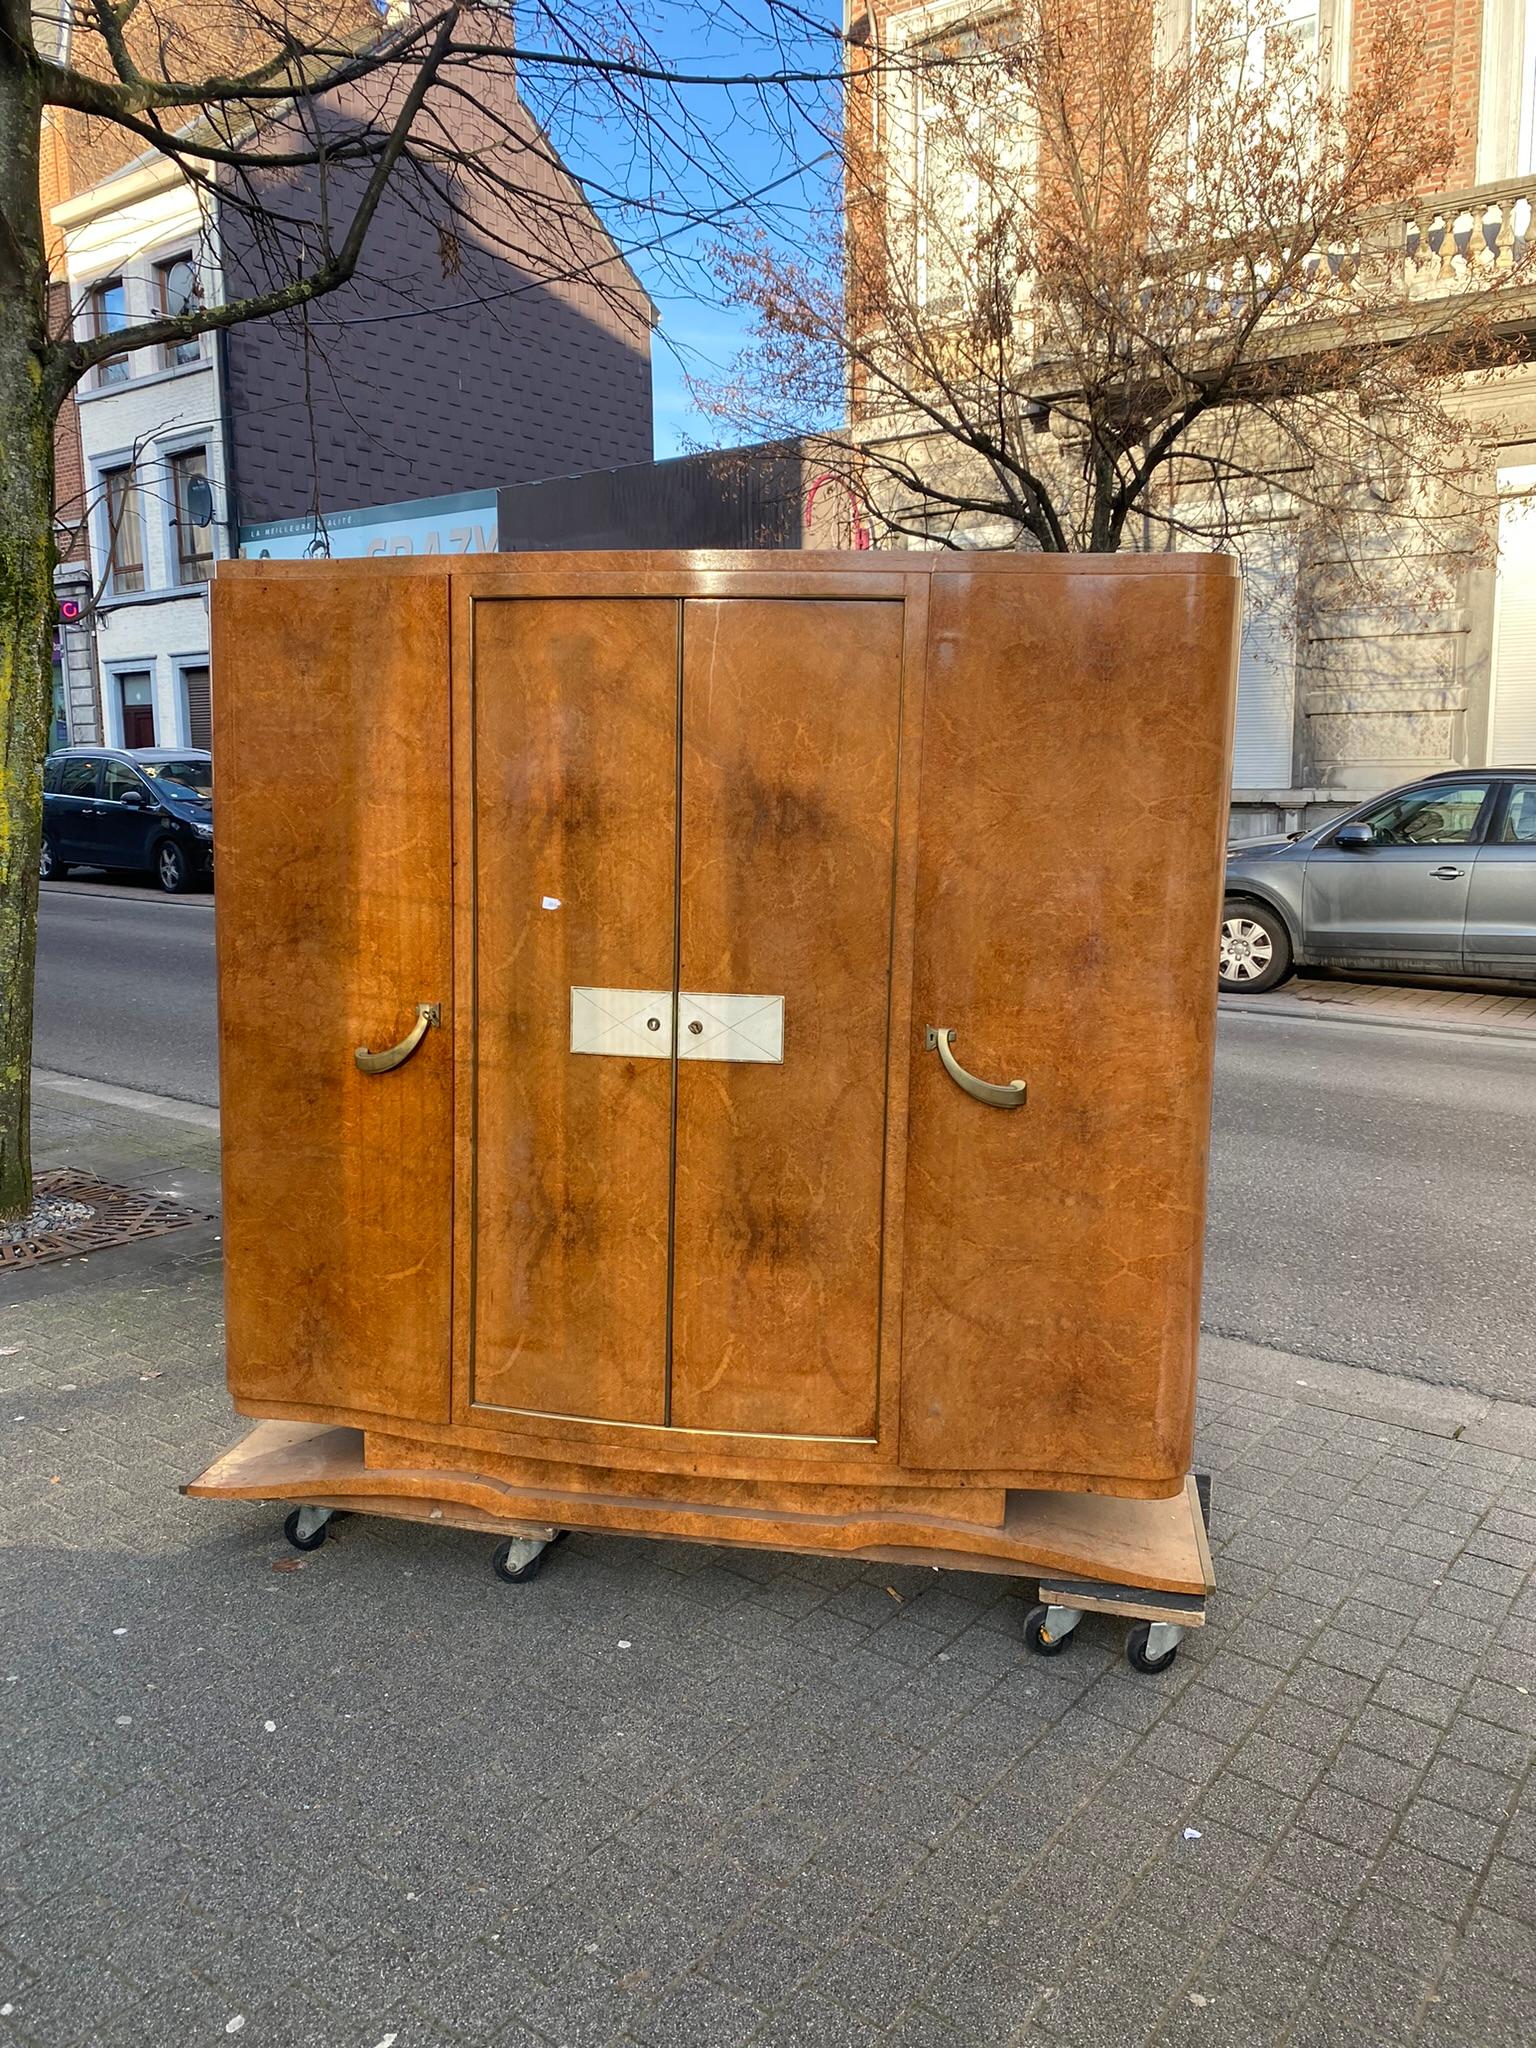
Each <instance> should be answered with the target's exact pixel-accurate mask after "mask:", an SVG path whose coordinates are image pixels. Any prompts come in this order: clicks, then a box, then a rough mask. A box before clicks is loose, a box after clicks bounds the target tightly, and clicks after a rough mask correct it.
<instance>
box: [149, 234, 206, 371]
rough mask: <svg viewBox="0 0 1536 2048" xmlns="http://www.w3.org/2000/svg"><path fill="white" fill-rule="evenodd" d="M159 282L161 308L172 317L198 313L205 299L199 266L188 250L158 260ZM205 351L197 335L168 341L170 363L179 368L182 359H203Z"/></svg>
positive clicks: (166, 355)
mask: <svg viewBox="0 0 1536 2048" xmlns="http://www.w3.org/2000/svg"><path fill="white" fill-rule="evenodd" d="M155 282H156V284H157V286H158V287H159V296H160V311H161V312H162V313H163V314H165V315H166V316H167V317H168V318H172V319H174V318H175V317H176V316H177V315H178V314H181V313H195V312H196V311H197V309H198V307H199V306H200V305H201V304H202V302H203V294H202V290H201V287H200V286H199V284H198V281H197V267H196V265H195V264H194V263H193V261H192V258H191V257H190V256H189V255H187V254H185V253H183V254H182V255H180V256H169V257H167V258H166V260H165V261H164V262H163V263H157V264H156V265H155ZM202 353H203V348H202V343H201V341H200V340H199V339H198V337H197V336H196V335H193V336H192V338H191V340H190V341H168V342H167V343H166V344H165V362H166V367H167V368H168V369H175V367H176V366H177V364H178V363H195V362H199V361H201V359H202Z"/></svg>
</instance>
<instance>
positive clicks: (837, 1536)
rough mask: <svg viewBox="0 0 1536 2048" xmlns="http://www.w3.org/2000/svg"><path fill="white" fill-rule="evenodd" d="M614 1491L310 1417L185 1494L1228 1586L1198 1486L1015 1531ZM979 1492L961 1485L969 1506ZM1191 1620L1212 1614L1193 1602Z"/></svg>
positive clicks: (1202, 1590) (252, 1437) (266, 1432)
mask: <svg viewBox="0 0 1536 2048" xmlns="http://www.w3.org/2000/svg"><path fill="white" fill-rule="evenodd" d="M607 1478H608V1479H609V1480H611V1482H612V1485H611V1490H604V1491H596V1490H590V1489H588V1490H584V1491H582V1492H580V1493H575V1492H571V1491H567V1490H562V1489H560V1488H557V1487H553V1486H540V1485H536V1484H532V1483H529V1482H528V1481H527V1480H523V1479H520V1480H519V1481H517V1482H516V1483H514V1482H512V1481H510V1480H507V1479H504V1478H499V1477H496V1476H494V1475H488V1474H485V1473H480V1472H475V1471H469V1470H454V1469H445V1468H438V1467H419V1466H418V1467H411V1466H400V1467H382V1468H381V1467H380V1466H377V1465H373V1464H369V1463H367V1462H365V1457H364V1434H363V1432H362V1431H361V1430H359V1429H347V1428H337V1427H328V1426H325V1425H317V1424H314V1423H296V1422H258V1423H257V1424H256V1426H255V1427H254V1428H253V1429H252V1430H251V1431H250V1432H249V1434H247V1435H246V1436H244V1437H243V1438H242V1439H241V1440H240V1442H239V1443H237V1444H236V1445H234V1446H233V1448H232V1449H230V1450H228V1451H226V1452H225V1453H224V1455H223V1456H222V1457H221V1458H217V1459H215V1461H214V1462H213V1464H212V1465H210V1466H209V1467H208V1469H207V1471H206V1472H204V1473H202V1474H201V1476H200V1477H198V1478H197V1479H194V1480H192V1481H191V1482H190V1483H189V1484H188V1485H186V1486H184V1487H183V1488H182V1492H183V1493H186V1494H190V1495H193V1496H195V1497H197V1498H199V1499H212V1500H275V1501H290V1502H292V1501H299V1502H303V1503H305V1504H306V1505H309V1506H314V1507H328V1508H333V1509H350V1510H353V1511H356V1512H359V1513H366V1514H375V1515H388V1516H392V1517H396V1518H399V1519H403V1520H407V1521H416V1522H435V1523H442V1524H446V1525H447V1526H448V1527H450V1528H458V1529H479V1530H490V1531H494V1532H496V1533H497V1534H499V1535H503V1536H512V1537H517V1538H542V1539H544V1540H546V1541H547V1540H549V1538H550V1537H551V1536H552V1535H553V1534H554V1532H555V1531H557V1530H566V1529H581V1530H587V1531H590V1532H593V1533H595V1534H605V1535H634V1536H645V1537H650V1538H668V1539H673V1540H676V1541H681V1542H693V1543H712V1544H725V1545H738V1546H740V1547H742V1548H744V1549H754V1550H786V1551H797V1552H801V1553H806V1554H809V1555H812V1556H819V1557H854V1558H864V1559H869V1560H872V1561H875V1562H880V1563H890V1564H906V1565H931V1566H934V1567H937V1568H943V1569H949V1570H954V1571H984V1572H1003V1573H1008V1574H1010V1575H1013V1576H1016V1577H1021V1578H1036V1579H1048V1580H1059V1579H1070V1580H1076V1581H1089V1580H1091V1581H1096V1582H1107V1583H1108V1584H1110V1585H1112V1586H1120V1587H1127V1588H1136V1589H1139V1590H1142V1591H1154V1592H1164V1593H1170V1594H1178V1595H1183V1596H1186V1597H1190V1598H1193V1599H1194V1600H1197V1601H1200V1602H1203V1600H1204V1596H1205V1595H1206V1593H1208V1592H1209V1591H1210V1590H1211V1588H1212V1585H1213V1579H1212V1575H1211V1560H1210V1550H1209V1547H1208V1545H1207V1542H1206V1536H1205V1525H1204V1521H1203V1519H1202V1516H1201V1512H1200V1503H1199V1498H1198V1495H1197V1493H1196V1488H1195V1482H1194V1480H1193V1478H1191V1479H1190V1480H1189V1481H1188V1483H1187V1484H1186V1486H1185V1489H1184V1491H1183V1492H1182V1493H1180V1494H1176V1495H1174V1496H1173V1498H1172V1499H1170V1500H1120V1499H1115V1498H1113V1497H1111V1496H1109V1495H1107V1494H1086V1493H1046V1492H1039V1491H1027V1492H1026V1491H1016V1492H1010V1493H1009V1494H1008V1495H1007V1500H1006V1507H1005V1512H1004V1516H1003V1520H1002V1523H1001V1526H997V1525H985V1524H981V1523H977V1522H967V1521H964V1520H962V1519H960V1518H959V1517H958V1516H946V1515H941V1514H938V1513H936V1512H934V1511H933V1510H932V1509H928V1508H925V1509H922V1510H915V1509H913V1508H910V1507H884V1506H882V1505H881V1504H880V1503H879V1502H878V1501H875V1502H873V1503H871V1504H869V1505H865V1506H860V1507H858V1508H855V1509H851V1510H849V1511H845V1512H840V1513H828V1512H826V1511H824V1510H823V1511H817V1510H813V1509H807V1508H802V1507H797V1506H796V1505H795V1500H794V1496H795V1491H796V1489H795V1488H794V1486H793V1485H791V1484H787V1483H786V1484H783V1485H773V1484H770V1483H768V1482H765V1483H764V1485H763V1488H762V1498H761V1499H759V1500H755V1501H744V1500H742V1499H741V1498H740V1497H739V1492H738V1496H737V1497H735V1498H733V1499H731V1500H729V1501H719V1502H710V1501H706V1500H700V1499H697V1498H690V1499H687V1500H671V1499H667V1498H663V1497H657V1496H655V1495H653V1494H645V1495H641V1494H636V1493H633V1492H629V1493H626V1492H625V1490H624V1482H625V1478H626V1475H625V1474H624V1473H622V1472H617V1471H616V1472H613V1473H611V1474H609V1475H607ZM964 1499H965V1495H964V1491H963V1490H961V1491H960V1492H959V1493H958V1494H957V1504H958V1503H963V1501H964ZM1187 1611H1189V1612H1190V1614H1191V1619H1192V1620H1193V1621H1195V1622H1198V1619H1199V1618H1201V1617H1200V1616H1197V1615H1194V1614H1193V1612H1192V1610H1187Z"/></svg>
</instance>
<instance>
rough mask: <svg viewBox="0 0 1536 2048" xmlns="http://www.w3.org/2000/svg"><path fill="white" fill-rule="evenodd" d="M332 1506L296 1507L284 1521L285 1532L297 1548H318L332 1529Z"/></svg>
mask: <svg viewBox="0 0 1536 2048" xmlns="http://www.w3.org/2000/svg"><path fill="white" fill-rule="evenodd" d="M332 1513H333V1510H332V1509H330V1508H295V1509H294V1510H293V1513H292V1514H291V1515H289V1517H288V1518H287V1520H286V1521H285V1522H284V1523H283V1534H284V1535H285V1536H286V1537H287V1538H288V1541H289V1542H290V1543H291V1544H292V1545H293V1547H294V1549H295V1550H318V1549H319V1548H320V1546H321V1544H322V1543H323V1542H324V1541H325V1539H326V1537H327V1536H328V1535H329V1534H330V1530H331V1517H332Z"/></svg>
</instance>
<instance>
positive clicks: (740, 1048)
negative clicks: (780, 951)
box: [571, 988, 784, 1066]
mask: <svg viewBox="0 0 1536 2048" xmlns="http://www.w3.org/2000/svg"><path fill="white" fill-rule="evenodd" d="M571 1051H572V1052H586V1053H598V1054H602V1055H606V1056H607V1057H608V1058H610V1059H624V1060H633V1059H652V1060H664V1059H670V1058H671V1056H672V991H671V990H670V989H654V988H573V989H572V990H571ZM677 1056H678V1058H679V1059H680V1060H737V1061H746V1062H756V1063H757V1064H759V1065H765V1066H780V1065H782V1064H783V1060H784V998H783V997H782V996H728V995H699V994H694V993H691V992H688V991H685V992H684V993H683V994H681V995H679V997H678V999H677Z"/></svg>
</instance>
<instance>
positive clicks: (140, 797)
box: [118, 789, 149, 811]
mask: <svg viewBox="0 0 1536 2048" xmlns="http://www.w3.org/2000/svg"><path fill="white" fill-rule="evenodd" d="M118 802H119V803H120V804H126V805H127V807H128V809H129V810H130V811H144V810H148V808H149V798H148V797H147V796H146V795H145V794H144V792H143V790H142V789H125V790H124V791H123V793H122V795H121V796H120V797H119V798H118Z"/></svg>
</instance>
